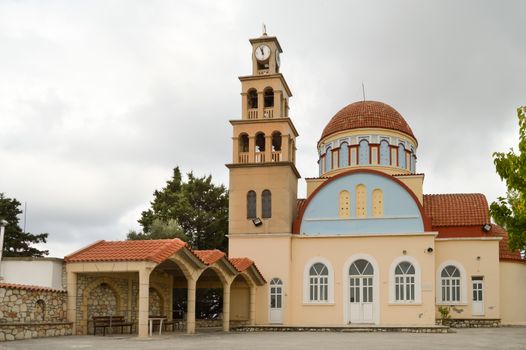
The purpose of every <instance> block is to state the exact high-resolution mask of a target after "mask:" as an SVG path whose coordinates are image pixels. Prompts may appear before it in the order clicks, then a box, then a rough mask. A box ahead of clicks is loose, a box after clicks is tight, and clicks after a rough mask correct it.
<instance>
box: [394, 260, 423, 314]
mask: <svg viewBox="0 0 526 350" xmlns="http://www.w3.org/2000/svg"><path fill="white" fill-rule="evenodd" d="M403 261H407V262H408V263H410V264H412V265H413V267H414V268H415V299H414V300H396V283H395V281H396V279H395V271H396V267H397V266H398V264H400V263H401V262H403ZM389 303H390V304H404V305H406V304H409V305H411V304H413V305H419V304H422V269H421V267H420V263H419V262H418V260H416V258H414V257H412V256H409V255H402V256H399V257H397V258H396V259H394V260H393V262H392V263H391V266H390V267H389Z"/></svg>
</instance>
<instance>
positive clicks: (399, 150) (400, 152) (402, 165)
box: [398, 144, 405, 169]
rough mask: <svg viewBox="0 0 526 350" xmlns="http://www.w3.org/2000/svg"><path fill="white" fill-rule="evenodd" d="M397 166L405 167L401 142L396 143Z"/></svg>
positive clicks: (403, 149) (403, 148)
mask: <svg viewBox="0 0 526 350" xmlns="http://www.w3.org/2000/svg"><path fill="white" fill-rule="evenodd" d="M398 167H400V168H404V169H405V147H404V145H403V144H399V145H398Z"/></svg>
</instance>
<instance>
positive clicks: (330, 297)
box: [303, 256, 334, 305]
mask: <svg viewBox="0 0 526 350" xmlns="http://www.w3.org/2000/svg"><path fill="white" fill-rule="evenodd" d="M316 263H322V264H324V265H325V266H326V267H327V271H328V275H327V277H328V279H327V300H310V268H311V267H312V265H314V264H316ZM303 303H304V304H316V305H320V304H322V305H323V304H334V269H333V267H332V264H331V263H330V262H329V260H327V259H326V258H324V257H321V256H318V257H315V258H312V259H310V260H309V261H307V262H306V263H305V268H304V270H303Z"/></svg>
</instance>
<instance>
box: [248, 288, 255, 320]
mask: <svg viewBox="0 0 526 350" xmlns="http://www.w3.org/2000/svg"><path fill="white" fill-rule="evenodd" d="M248 320H249V323H250V325H251V326H253V325H255V324H256V286H250V302H249V304H248Z"/></svg>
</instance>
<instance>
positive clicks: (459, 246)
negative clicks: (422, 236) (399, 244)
mask: <svg viewBox="0 0 526 350" xmlns="http://www.w3.org/2000/svg"><path fill="white" fill-rule="evenodd" d="M447 261H451V262H458V263H460V264H461V265H462V266H463V268H464V272H465V276H462V278H463V280H464V291H465V300H464V301H463V302H461V303H459V304H455V305H452V306H451V304H445V305H450V306H451V308H450V310H451V311H450V314H451V317H452V318H500V307H499V304H500V296H499V288H498V287H497V286H499V285H500V279H499V240H498V239H494V238H490V239H469V238H464V239H437V241H436V263H435V265H436V268H437V271H436V275H438V274H440V271H439V269H440V266H441V265H443V264H444V263H445V262H447ZM472 276H483V277H484V316H473V315H472V306H471V303H472V291H473V288H472V283H471V277H472ZM438 288H439V286H438V285H437V289H438ZM438 298H439V293H438V292H437V314H436V316H437V318H439V317H440V314H439V313H438V306H440V305H442V303H441V302H440V301H439V300H438Z"/></svg>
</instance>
